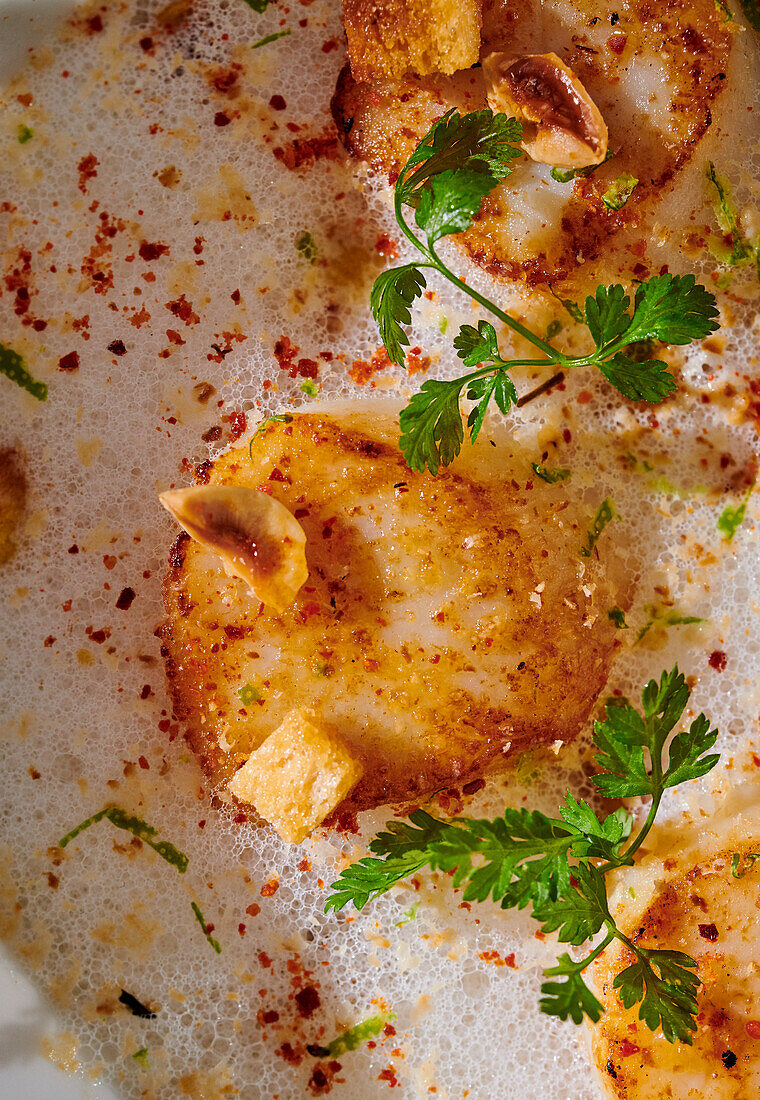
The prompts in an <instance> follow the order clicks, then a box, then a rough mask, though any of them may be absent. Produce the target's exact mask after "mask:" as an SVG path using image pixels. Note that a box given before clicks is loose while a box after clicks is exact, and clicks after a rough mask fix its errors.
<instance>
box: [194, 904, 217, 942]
mask: <svg viewBox="0 0 760 1100" xmlns="http://www.w3.org/2000/svg"><path fill="white" fill-rule="evenodd" d="M190 908H191V909H192V911H193V913H194V914H195V919H196V920H197V921H198V924H199V925H200V926H201V929H202V930H203V935H204V936H205V937H206V939H207V940H208V942H209V945H210V946H211V947H213V949H214V951H216V953H217V955H221V953H222V948H221V946H220V944H219V941H218V940H215V939H214V937H213V936H212V935H211V932H210V931H209V925H207V924H206V922H205V920H204V919H203V913H201V911H200V909H199V907H198V906H197V905H196V904H195V902H194V901H192V902H190Z"/></svg>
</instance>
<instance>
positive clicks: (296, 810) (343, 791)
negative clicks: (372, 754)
mask: <svg viewBox="0 0 760 1100" xmlns="http://www.w3.org/2000/svg"><path fill="white" fill-rule="evenodd" d="M362 771H363V768H362V766H361V764H360V763H359V762H358V761H357V760H356V759H355V758H354V757H353V756H352V755H351V753H350V752H349V750H348V748H347V747H346V746H345V745H344V743H343V741H342V740H341V739H340V738H339V736H338V735H337V734H336V733H335V732H334V731H333V730H330V729H328V728H327V727H326V726H325V725H324V724H323V723H322V722H320V720H319V719H318V718H317V717H316V716H315V715H314V714H313V713H312V712H311V711H308V710H294V711H292V712H291V713H290V714H289V715H288V716H287V717H286V718H285V720H284V721H283V723H282V724H281V725H280V726H278V727H277V729H276V730H274V732H273V733H270V735H269V737H267V739H266V740H265V741H264V742H263V743H262V744H261V745H260V746H259V747H258V749H256V751H255V752H254V753H252V754H251V755H250V756H249V757H248V759H247V760H246V762H245V764H243V766H242V768H240V769H239V770H238V771H237V772H235V774H234V776H233V777H232V779H231V780H230V784H229V790H230V791H231V793H232V794H234V795H235V797H236V798H239V799H240V800H241V801H243V802H249V803H250V804H251V805H252V806H253V807H254V808H255V809H256V811H257V813H259V814H261V816H262V817H263V818H264V820H265V821H268V822H269V823H270V824H271V825H274V827H275V829H276V830H277V832H278V833H279V834H280V836H281V837H282V839H283V840H287V841H288V842H289V843H291V844H300V843H301V841H302V840H305V839H306V837H307V836H308V835H309V834H310V833H311V832H313V831H314V829H316V827H317V826H318V825H320V824H321V823H322V822H323V821H324V819H325V818H326V817H327V816H328V815H329V814H331V813H332V812H333V810H334V809H336V807H337V806H338V805H339V803H340V802H342V801H343V799H344V798H345V797H346V795H347V794H348V792H349V791H350V790H351V788H352V787H353V786H354V785H355V784H356V783H357V782H358V780H359V779H360V778H361V775H362Z"/></svg>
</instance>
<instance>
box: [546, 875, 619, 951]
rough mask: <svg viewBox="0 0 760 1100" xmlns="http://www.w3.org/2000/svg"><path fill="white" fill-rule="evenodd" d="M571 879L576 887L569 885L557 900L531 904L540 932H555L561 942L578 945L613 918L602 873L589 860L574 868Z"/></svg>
mask: <svg viewBox="0 0 760 1100" xmlns="http://www.w3.org/2000/svg"><path fill="white" fill-rule="evenodd" d="M573 878H574V880H575V881H576V882H577V883H578V885H577V886H573V885H570V886H569V888H568V889H567V890H564V891H563V892H562V894H560V895H559V897H557V898H556V899H554V900H551V899H544V900H543V901H542V902H541V903H540V904H539V905H534V907H533V913H532V916H533V917H534V918H535V920H537V921H539V922H540V924H541V926H542V927H541V931H542V932H544V933H549V932H558V939H559V941H560V943H571V944H574V945H575V946H576V947H579V946H580V945H581V944H582V943H585V942H586V940H590V939H591V937H592V936H595V935H596V933H597V932H598V931H599V929H600V928H601V927H602V925H603V924H604V922H605V921H607V920H611V919H612V918H611V917H610V914H609V910H608V908H607V887H606V885H605V882H604V875H603V874H601V873H600V872H599V871H598V870H597V869H596V867H594V866H593V864H591V863H579V864H578V866H577V867H573Z"/></svg>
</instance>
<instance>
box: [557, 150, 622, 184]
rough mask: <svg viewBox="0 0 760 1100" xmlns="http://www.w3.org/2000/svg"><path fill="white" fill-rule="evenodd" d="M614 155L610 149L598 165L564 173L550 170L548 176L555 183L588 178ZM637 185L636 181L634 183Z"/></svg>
mask: <svg viewBox="0 0 760 1100" xmlns="http://www.w3.org/2000/svg"><path fill="white" fill-rule="evenodd" d="M614 155H615V154H614V153H613V152H612V150H611V149H608V150H607V152H606V153H605V156H604V160H603V161H601V162H600V163H599V164H589V165H587V166H586V167H585V168H569V169H568V170H567V171H564V170H563V169H562V168H552V170H551V172H550V175H551V177H552V179H553V180H556V181H557V183H570V181H571V180H575V179H578V178H579V177H581V178H583V177H585V176H590V175H591V173H592V172H596V170H597V168H601V167H602V165H603V164H606V163H607V161H608V160H611V159H612V157H614ZM636 182H637V183H638V180H637V181H636Z"/></svg>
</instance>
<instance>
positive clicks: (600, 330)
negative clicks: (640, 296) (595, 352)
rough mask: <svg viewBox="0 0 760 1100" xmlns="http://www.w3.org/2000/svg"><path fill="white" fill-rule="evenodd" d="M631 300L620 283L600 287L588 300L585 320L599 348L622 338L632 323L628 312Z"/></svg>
mask: <svg viewBox="0 0 760 1100" xmlns="http://www.w3.org/2000/svg"><path fill="white" fill-rule="evenodd" d="M630 304H631V299H630V298H629V296H628V295H627V294H626V292H625V290H624V288H623V287H622V286H621V285H620V283H614V284H613V285H612V286H599V287H597V289H596V294H595V295H591V294H590V295H589V296H588V298H587V299H586V308H585V319H586V324H587V325H588V328H589V332H590V333H591V335H592V337H593V339H594V343H595V344H596V346H597V348H603V347H604V346H605V345H606V344H609V343H611V342H612V341H613V340H615V339H616V338H617V337H618V336H622V334H623V333H624V332H625V330H626V329H627V328H628V326H629V325H630V323H631V318H630V317H629V316H628V313H627V310H628V307H629V305H630Z"/></svg>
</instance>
